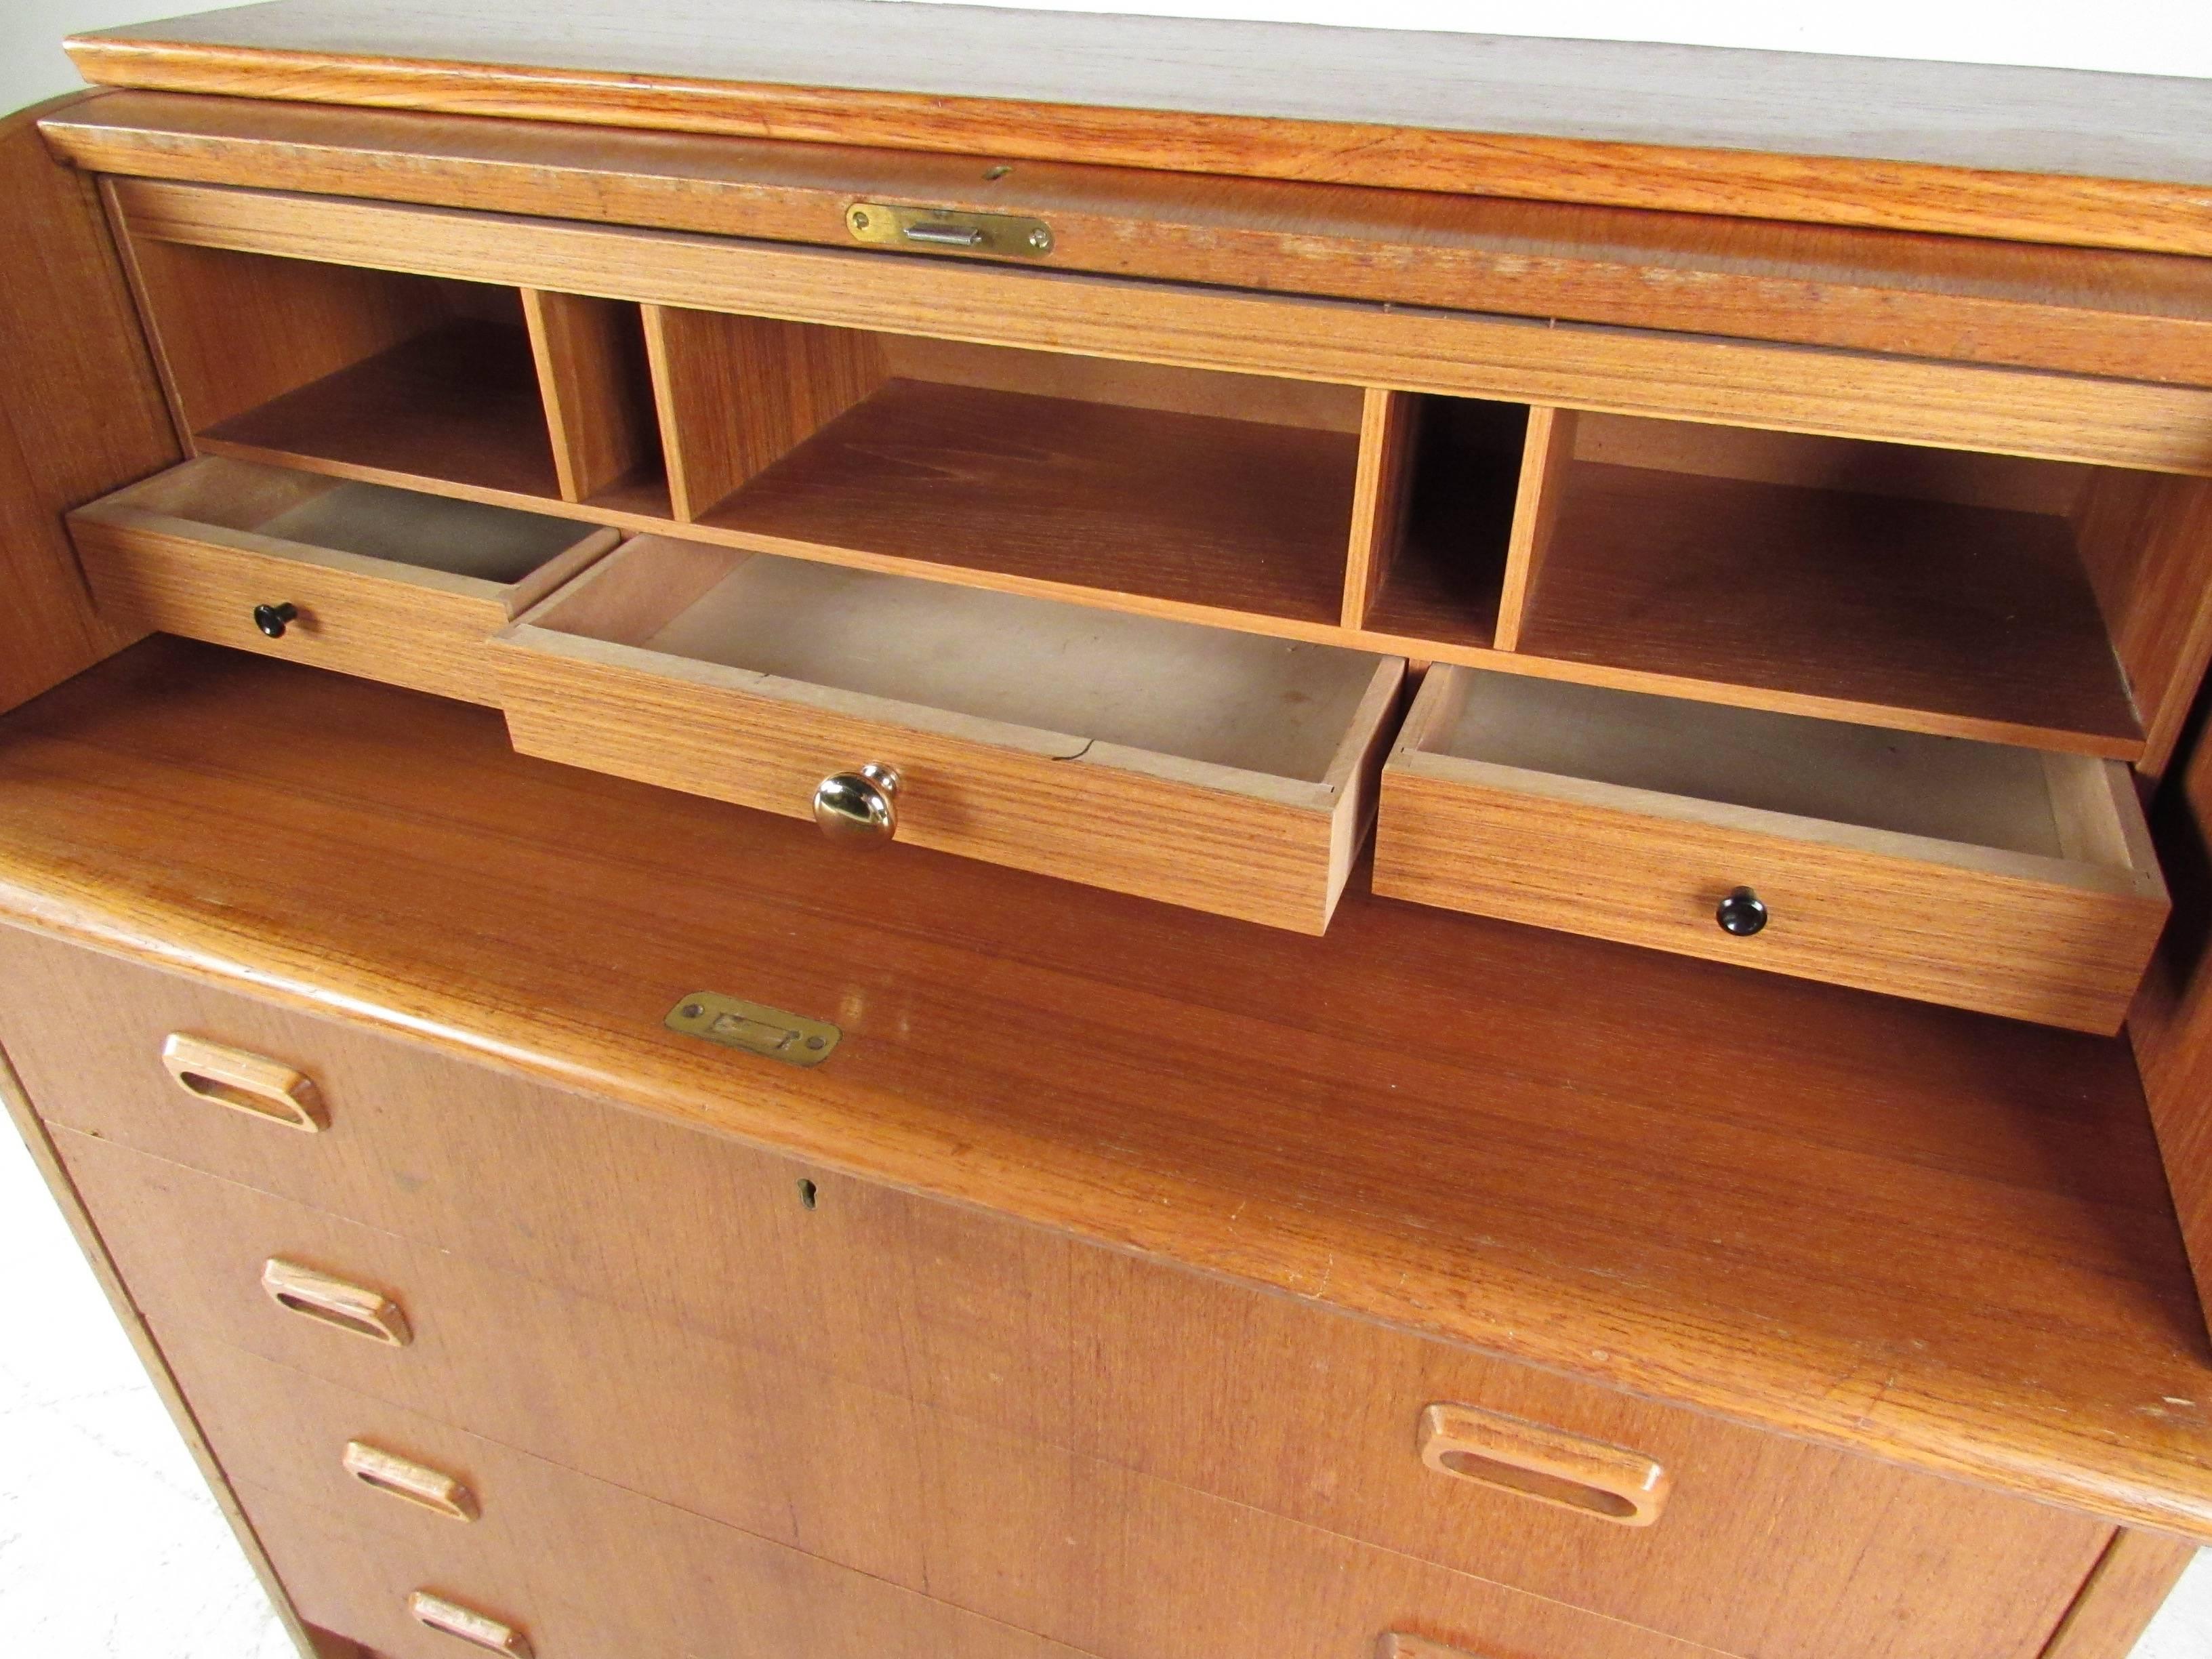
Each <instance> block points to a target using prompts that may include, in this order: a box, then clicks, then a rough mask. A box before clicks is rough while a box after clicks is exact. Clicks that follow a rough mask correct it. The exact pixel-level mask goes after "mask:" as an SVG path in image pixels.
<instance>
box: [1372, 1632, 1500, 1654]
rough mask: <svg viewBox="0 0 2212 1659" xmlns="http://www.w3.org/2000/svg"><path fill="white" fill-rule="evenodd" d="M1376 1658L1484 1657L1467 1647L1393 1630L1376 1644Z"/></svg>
mask: <svg viewBox="0 0 2212 1659" xmlns="http://www.w3.org/2000/svg"><path fill="white" fill-rule="evenodd" d="M1375 1659H1483V1656H1482V1655H1481V1654H1479V1653H1474V1652H1472V1651H1470V1650H1468V1649H1466V1648H1448V1647H1446V1646H1445V1645H1444V1644H1443V1643H1441V1642H1429V1641H1424V1640H1423V1639H1422V1638H1419V1637H1418V1636H1401V1635H1400V1634H1399V1633H1398V1632H1396V1631H1395V1630H1394V1631H1391V1632H1389V1633H1388V1634H1387V1635H1385V1636H1384V1637H1383V1639H1382V1640H1381V1641H1380V1642H1377V1643H1376V1644H1375Z"/></svg>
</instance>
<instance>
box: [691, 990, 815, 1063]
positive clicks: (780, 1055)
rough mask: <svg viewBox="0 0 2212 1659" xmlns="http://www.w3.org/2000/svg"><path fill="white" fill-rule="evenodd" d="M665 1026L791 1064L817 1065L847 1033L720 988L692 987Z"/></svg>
mask: <svg viewBox="0 0 2212 1659" xmlns="http://www.w3.org/2000/svg"><path fill="white" fill-rule="evenodd" d="M664 1024H666V1025H667V1027H668V1029H669V1030H671V1031H681V1032H683V1033H684V1036H695V1037H704V1038H705V1039H706V1040H707V1041H708V1042H719V1043H720V1044H721V1045H722V1046H723V1047H724V1048H740V1049H743V1050H744V1052H745V1053H746V1054H765V1055H767V1056H768V1057H769V1059H770V1060H781V1061H783V1062H784V1063H785V1064H786V1065H787V1066H819V1065H820V1064H821V1063H822V1062H823V1060H827V1059H829V1056H830V1055H831V1054H835V1053H836V1052H837V1042H838V1039H839V1038H841V1037H842V1036H844V1035H845V1034H844V1033H843V1032H842V1031H841V1030H838V1029H837V1028H836V1026H834V1025H832V1024H830V1023H829V1021H828V1020H826V1019H809V1018H806V1016H805V1015H804V1014H794V1013H791V1012H787V1010H785V1009H781V1008H771V1007H769V1006H767V1005H766V1004H765V1003H760V1002H747V1001H746V1000H744V998H742V997H726V996H724V995H722V994H721V993H720V992H719V991H694V992H693V993H692V994H690V996H688V997H685V998H684V1000H682V1001H680V1002H678V1004H677V1005H676V1006H674V1007H673V1008H671V1009H670V1010H669V1011H668V1018H667V1019H666V1020H665V1022H664Z"/></svg>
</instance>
